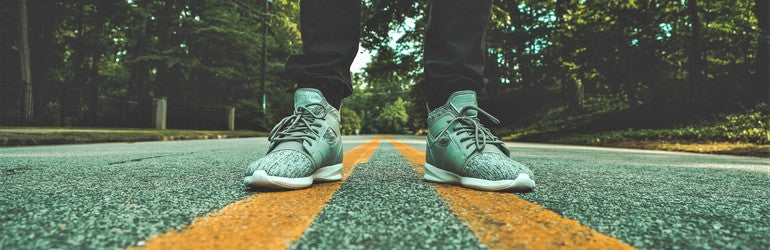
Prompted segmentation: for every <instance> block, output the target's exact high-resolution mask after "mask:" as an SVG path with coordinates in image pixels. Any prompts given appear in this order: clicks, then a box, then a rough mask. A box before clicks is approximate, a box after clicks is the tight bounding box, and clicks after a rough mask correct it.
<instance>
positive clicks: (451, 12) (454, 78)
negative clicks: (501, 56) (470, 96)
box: [424, 0, 492, 108]
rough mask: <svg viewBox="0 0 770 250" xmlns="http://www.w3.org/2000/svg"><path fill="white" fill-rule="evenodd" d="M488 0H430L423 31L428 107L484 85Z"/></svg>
mask: <svg viewBox="0 0 770 250" xmlns="http://www.w3.org/2000/svg"><path fill="white" fill-rule="evenodd" d="M491 4H492V3H491V0H433V1H431V7H430V14H429V15H430V16H429V18H430V19H429V20H428V28H427V31H426V32H425V61H424V67H425V81H426V82H425V88H426V89H425V93H431V94H430V96H427V99H428V104H429V105H430V107H431V108H435V107H438V106H441V105H443V104H444V103H445V102H446V100H447V98H449V96H450V95H451V94H452V93H453V92H455V91H460V90H475V91H479V90H481V88H482V87H483V84H484V76H483V71H484V53H485V51H484V50H485V46H484V37H485V35H486V28H487V24H488V23H489V15H490V11H491Z"/></svg>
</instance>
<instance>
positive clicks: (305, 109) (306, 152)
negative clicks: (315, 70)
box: [245, 88, 342, 178]
mask: <svg viewBox="0 0 770 250" xmlns="http://www.w3.org/2000/svg"><path fill="white" fill-rule="evenodd" d="M268 140H269V141H270V147H269V148H268V151H267V155H265V156H264V157H262V158H261V159H259V160H257V161H254V162H252V163H251V164H249V166H248V167H247V168H246V173H245V174H246V176H251V175H252V174H253V173H254V172H255V171H257V170H264V171H265V172H267V174H268V175H270V176H278V177H286V178H300V177H307V176H310V175H312V174H313V173H314V172H315V171H316V170H318V169H319V168H321V167H326V166H331V165H335V164H339V163H342V140H341V136H340V114H339V111H337V109H335V108H334V107H333V106H331V105H330V104H329V103H328V102H326V99H325V98H324V97H323V94H322V93H321V91H319V90H317V89H313V88H300V89H298V90H297V91H296V92H294V114H292V115H290V116H288V117H285V118H283V120H281V121H280V122H279V123H278V124H277V125H276V126H275V127H274V128H273V129H272V130H271V131H270V134H269V136H268Z"/></svg>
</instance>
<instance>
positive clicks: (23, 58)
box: [19, 0, 34, 123]
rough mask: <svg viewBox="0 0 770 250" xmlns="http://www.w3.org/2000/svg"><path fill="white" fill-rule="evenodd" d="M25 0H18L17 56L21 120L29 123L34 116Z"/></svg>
mask: <svg viewBox="0 0 770 250" xmlns="http://www.w3.org/2000/svg"><path fill="white" fill-rule="evenodd" d="M27 27H28V18H27V0H20V1H19V58H20V63H21V65H20V67H19V68H20V69H21V81H22V84H23V85H24V86H23V88H22V91H23V95H22V122H23V123H31V122H32V118H33V116H34V113H33V110H34V109H33V108H34V107H33V99H32V68H31V66H30V60H29V59H30V53H29V33H28V29H27Z"/></svg>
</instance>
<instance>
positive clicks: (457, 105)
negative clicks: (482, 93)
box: [448, 90, 478, 116]
mask: <svg viewBox="0 0 770 250" xmlns="http://www.w3.org/2000/svg"><path fill="white" fill-rule="evenodd" d="M448 103H449V105H452V108H454V109H455V111H457V113H460V110H462V109H463V108H465V107H467V106H474V107H478V103H477V102H476V92H474V91H472V90H463V91H457V92H454V94H452V96H450V97H449V101H448ZM476 114H477V112H476V110H467V111H465V114H464V115H468V116H476Z"/></svg>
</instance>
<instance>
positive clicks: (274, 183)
mask: <svg viewBox="0 0 770 250" xmlns="http://www.w3.org/2000/svg"><path fill="white" fill-rule="evenodd" d="M341 170H342V163H340V164H335V165H331V166H327V167H322V168H319V169H318V170H316V171H315V172H314V173H313V174H312V175H310V176H307V177H299V178H287V177H280V176H271V175H269V174H267V172H266V171H265V170H257V171H254V173H253V174H251V176H246V177H245V178H243V183H244V184H246V186H248V187H263V188H275V189H302V188H307V187H310V186H311V185H313V181H339V180H342V173H341V172H340V171H341Z"/></svg>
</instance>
